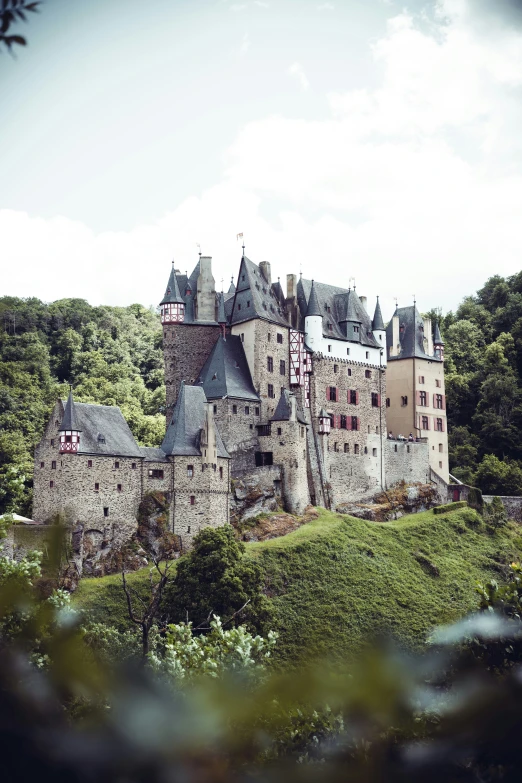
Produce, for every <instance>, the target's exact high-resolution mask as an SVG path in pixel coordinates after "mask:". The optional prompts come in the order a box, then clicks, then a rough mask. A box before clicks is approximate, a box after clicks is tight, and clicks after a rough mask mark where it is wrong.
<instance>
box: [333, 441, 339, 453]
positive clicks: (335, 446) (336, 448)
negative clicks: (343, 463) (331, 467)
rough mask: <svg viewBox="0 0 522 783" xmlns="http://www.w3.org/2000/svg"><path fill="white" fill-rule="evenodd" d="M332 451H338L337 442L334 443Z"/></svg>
mask: <svg viewBox="0 0 522 783" xmlns="http://www.w3.org/2000/svg"><path fill="white" fill-rule="evenodd" d="M334 451H339V444H338V443H337V441H336V442H335V443H334Z"/></svg>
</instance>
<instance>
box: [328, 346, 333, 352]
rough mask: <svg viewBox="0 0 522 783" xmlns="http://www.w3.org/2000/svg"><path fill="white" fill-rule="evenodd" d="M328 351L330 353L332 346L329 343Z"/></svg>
mask: <svg viewBox="0 0 522 783" xmlns="http://www.w3.org/2000/svg"><path fill="white" fill-rule="evenodd" d="M328 353H332V346H331V345H329V346H328Z"/></svg>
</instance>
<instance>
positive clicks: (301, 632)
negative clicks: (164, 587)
mask: <svg viewBox="0 0 522 783" xmlns="http://www.w3.org/2000/svg"><path fill="white" fill-rule="evenodd" d="M246 547H247V555H248V556H249V557H253V558H256V559H257V560H258V561H259V562H260V564H261V565H262V566H263V568H264V570H265V572H266V592H267V594H268V595H269V596H270V597H271V598H272V599H273V601H274V605H275V614H276V630H278V631H279V633H280V635H281V636H280V641H279V644H278V652H277V657H278V660H279V661H280V662H282V663H289V664H293V663H296V662H298V661H302V660H304V659H305V658H308V657H309V656H312V657H321V658H322V657H333V658H337V659H339V658H345V657H347V656H350V655H352V654H353V653H354V652H356V651H357V650H358V649H359V648H360V647H361V645H362V644H363V643H364V641H365V640H366V639H368V638H369V637H371V636H372V635H374V634H376V633H384V634H386V635H391V636H392V637H393V638H394V639H395V640H396V641H397V642H398V643H399V644H400V645H401V646H403V647H404V648H407V649H417V648H419V647H421V646H422V645H423V644H424V641H425V639H426V635H427V634H428V633H429V632H430V630H431V629H432V628H433V627H434V626H436V625H439V624H441V623H447V622H450V621H452V620H455V619H456V618H460V617H462V616H463V615H464V614H466V613H467V612H469V611H471V610H474V609H476V608H477V606H478V597H477V595H476V593H475V585H476V583H477V582H478V581H482V582H483V581H485V580H488V579H491V578H495V577H496V578H499V577H500V575H501V574H502V572H504V571H505V565H506V564H508V563H510V562H511V561H513V560H517V559H520V558H521V556H522V537H520V535H519V531H518V528H517V527H515V526H514V525H513V526H508V527H507V528H504V529H502V530H501V531H499V532H497V533H495V534H491V533H488V532H486V531H485V527H484V523H483V522H482V520H481V518H480V516H479V515H477V514H476V512H474V511H472V510H471V509H467V508H466V509H459V510H458V511H454V512H450V513H448V514H440V515H435V514H434V513H433V512H432V511H427V512H424V513H421V514H416V515H411V516H408V517H404V518H402V519H400V520H398V521H396V522H393V523H391V522H388V523H385V524H379V523H375V522H368V521H365V520H361V519H355V518H354V517H349V516H341V515H338V514H333V513H331V512H328V511H325V510H319V518H318V519H316V520H314V521H312V522H309V523H307V524H306V525H303V526H302V527H301V528H299V529H298V530H296V531H294V532H293V533H289V534H288V535H286V536H284V537H282V538H277V539H271V540H270V541H264V542H259V543H251V544H247V545H246ZM132 578H133V586H134V587H135V588H136V589H138V590H143V591H144V592H145V591H146V589H147V580H148V569H144V570H143V571H140V572H137V573H136V574H134V575H133V576H132ZM74 603H75V605H76V607H77V608H80V609H82V610H83V611H85V612H86V614H87V616H88V617H90V618H92V619H93V620H95V621H99V622H109V623H112V624H114V625H115V626H116V627H117V628H119V629H121V630H124V629H126V628H129V627H130V626H129V621H128V618H127V612H126V607H125V603H124V596H123V591H122V589H121V578H120V576H119V575H118V574H115V575H113V576H109V577H103V578H102V579H84V580H82V581H81V583H80V586H79V588H78V591H77V593H76V594H75V596H74ZM170 619H171V621H174V620H182V619H185V618H170Z"/></svg>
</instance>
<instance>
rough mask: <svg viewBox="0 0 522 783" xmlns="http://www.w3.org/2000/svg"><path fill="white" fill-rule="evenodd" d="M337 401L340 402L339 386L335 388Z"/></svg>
mask: <svg viewBox="0 0 522 783" xmlns="http://www.w3.org/2000/svg"><path fill="white" fill-rule="evenodd" d="M335 401H336V402H339V389H338V388H337V386H336V387H335Z"/></svg>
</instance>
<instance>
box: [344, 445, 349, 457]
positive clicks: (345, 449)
mask: <svg viewBox="0 0 522 783" xmlns="http://www.w3.org/2000/svg"><path fill="white" fill-rule="evenodd" d="M349 451H350V446H349V445H348V443H345V444H344V453H345V454H348V453H349Z"/></svg>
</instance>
